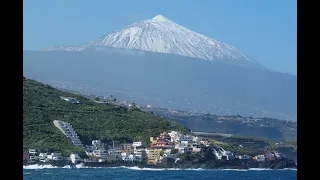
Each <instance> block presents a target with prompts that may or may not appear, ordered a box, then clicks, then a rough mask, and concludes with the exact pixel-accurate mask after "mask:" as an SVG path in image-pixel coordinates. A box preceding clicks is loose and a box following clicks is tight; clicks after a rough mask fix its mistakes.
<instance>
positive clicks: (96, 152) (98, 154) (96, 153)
mask: <svg viewBox="0 0 320 180" xmlns="http://www.w3.org/2000/svg"><path fill="white" fill-rule="evenodd" d="M92 155H93V156H95V157H98V158H100V159H107V158H108V157H109V153H108V152H107V151H105V150H104V149H97V150H93V151H92Z"/></svg>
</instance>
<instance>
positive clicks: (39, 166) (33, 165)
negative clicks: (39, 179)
mask: <svg viewBox="0 0 320 180" xmlns="http://www.w3.org/2000/svg"><path fill="white" fill-rule="evenodd" d="M53 168H58V167H56V166H52V165H50V164H49V165H39V164H32V165H27V166H23V169H53Z"/></svg>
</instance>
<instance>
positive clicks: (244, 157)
mask: <svg viewBox="0 0 320 180" xmlns="http://www.w3.org/2000/svg"><path fill="white" fill-rule="evenodd" d="M236 158H237V159H243V160H245V159H246V160H249V159H251V156H248V155H243V156H241V155H240V156H236Z"/></svg>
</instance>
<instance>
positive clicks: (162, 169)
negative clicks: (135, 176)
mask: <svg viewBox="0 0 320 180" xmlns="http://www.w3.org/2000/svg"><path fill="white" fill-rule="evenodd" d="M121 168H125V169H130V170H143V171H179V170H187V171H188V170H189V171H203V170H204V169H202V168H197V169H191V168H190V169H181V168H139V167H137V166H133V167H127V166H121Z"/></svg>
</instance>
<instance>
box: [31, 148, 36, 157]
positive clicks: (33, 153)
mask: <svg viewBox="0 0 320 180" xmlns="http://www.w3.org/2000/svg"><path fill="white" fill-rule="evenodd" d="M36 154H37V151H36V150H35V149H29V156H35V155H36Z"/></svg>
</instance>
